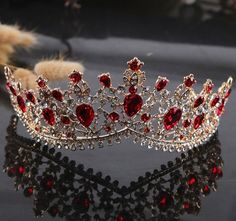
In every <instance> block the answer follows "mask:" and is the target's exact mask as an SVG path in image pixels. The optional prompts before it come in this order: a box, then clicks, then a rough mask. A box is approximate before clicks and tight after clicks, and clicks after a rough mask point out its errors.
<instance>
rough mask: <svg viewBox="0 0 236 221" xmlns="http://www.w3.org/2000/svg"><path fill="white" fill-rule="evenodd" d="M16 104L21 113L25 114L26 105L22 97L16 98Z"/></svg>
mask: <svg viewBox="0 0 236 221" xmlns="http://www.w3.org/2000/svg"><path fill="white" fill-rule="evenodd" d="M17 103H18V105H19V108H20V109H21V111H22V112H23V113H25V112H26V105H25V100H24V98H23V97H21V96H20V95H18V96H17Z"/></svg>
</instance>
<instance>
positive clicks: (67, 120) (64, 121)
mask: <svg viewBox="0 0 236 221" xmlns="http://www.w3.org/2000/svg"><path fill="white" fill-rule="evenodd" d="M61 122H62V123H63V124H70V122H71V121H70V118H69V117H67V116H61Z"/></svg>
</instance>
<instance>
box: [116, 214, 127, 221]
mask: <svg viewBox="0 0 236 221" xmlns="http://www.w3.org/2000/svg"><path fill="white" fill-rule="evenodd" d="M117 221H126V220H125V217H124V216H123V215H119V216H118V217H117Z"/></svg>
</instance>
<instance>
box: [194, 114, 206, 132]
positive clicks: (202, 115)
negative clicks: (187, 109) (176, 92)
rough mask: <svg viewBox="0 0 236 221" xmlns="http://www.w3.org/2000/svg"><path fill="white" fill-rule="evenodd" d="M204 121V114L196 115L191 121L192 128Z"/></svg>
mask: <svg viewBox="0 0 236 221" xmlns="http://www.w3.org/2000/svg"><path fill="white" fill-rule="evenodd" d="M203 121H204V114H201V115H198V116H196V117H195V119H194V122H193V127H194V129H198V128H199V127H200V126H201V125H202V123H203Z"/></svg>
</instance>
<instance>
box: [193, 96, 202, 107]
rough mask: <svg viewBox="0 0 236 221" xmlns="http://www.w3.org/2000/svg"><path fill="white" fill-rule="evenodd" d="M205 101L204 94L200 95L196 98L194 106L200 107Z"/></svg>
mask: <svg viewBox="0 0 236 221" xmlns="http://www.w3.org/2000/svg"><path fill="white" fill-rule="evenodd" d="M203 102H204V98H203V97H202V96H199V97H198V98H197V99H196V100H195V102H194V105H193V107H194V108H196V107H199V106H200V105H201V104H202V103H203Z"/></svg>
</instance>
